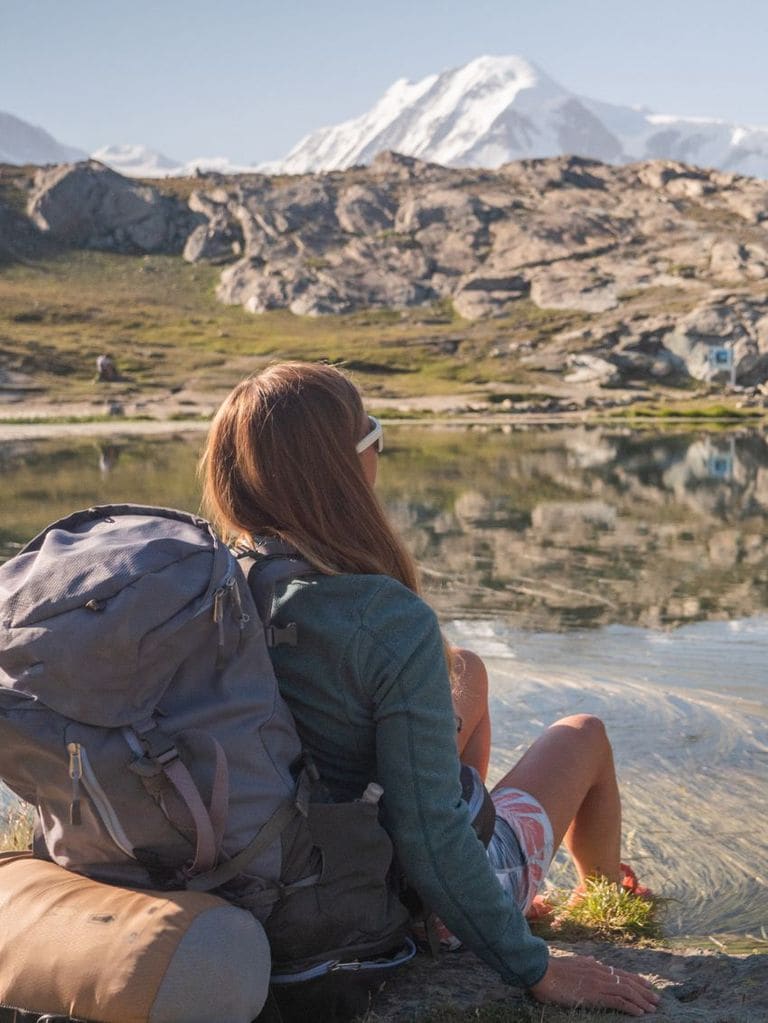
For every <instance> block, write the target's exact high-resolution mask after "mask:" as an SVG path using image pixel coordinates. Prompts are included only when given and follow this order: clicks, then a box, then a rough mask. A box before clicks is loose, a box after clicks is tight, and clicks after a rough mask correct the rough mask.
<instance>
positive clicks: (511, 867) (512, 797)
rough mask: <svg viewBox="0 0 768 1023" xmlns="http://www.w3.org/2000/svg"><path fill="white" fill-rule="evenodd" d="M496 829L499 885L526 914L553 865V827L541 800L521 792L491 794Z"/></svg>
mask: <svg viewBox="0 0 768 1023" xmlns="http://www.w3.org/2000/svg"><path fill="white" fill-rule="evenodd" d="M491 799H492V800H493V804H494V806H495V807H496V826H495V828H494V831H493V835H492V837H491V841H490V843H489V845H488V850H487V852H488V859H489V861H490V864H491V866H492V867H493V869H494V871H495V872H496V877H497V878H498V879H499V882H500V884H501V886H502V888H504V890H505V891H507V892H508V893H509V894H510V895H511V896H512V898H513V899H514V900H515V902H516V903H517V905H518V906H519V907H520V909H521V910H522V911H523V912H525V911H526V910H527V909H528V907H529V906H530V904H531V902H532V901H533V897H534V895H535V894H536V892H537V891H538V890H539V888H540V887H541V885H542V883H543V881H544V878H545V877H546V875H547V871H548V870H549V865H550V863H551V862H552V855H553V853H554V850H553V848H552V845H553V836H552V825H551V823H550V820H549V817H548V816H547V812H546V810H545V809H544V807H543V806H542V805H541V803H540V802H539V801H538V799H534V797H533V796H532V795H530V794H529V793H528V792H523V791H522V790H521V789H512V788H498V789H494V790H493V792H491Z"/></svg>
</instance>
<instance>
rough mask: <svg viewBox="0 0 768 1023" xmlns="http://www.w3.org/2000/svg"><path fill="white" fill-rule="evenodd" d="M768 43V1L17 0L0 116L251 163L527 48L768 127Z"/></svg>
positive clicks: (604, 88)
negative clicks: (429, 83)
mask: <svg viewBox="0 0 768 1023" xmlns="http://www.w3.org/2000/svg"><path fill="white" fill-rule="evenodd" d="M767 43H768V2H766V0H730V2H727V0H631V2H626V0H527V2H525V3H523V2H518V0H374V2H370V0H316V2H312V0H273V2H269V3H268V2H265V0H215V2H214V0H206V2H203V0H0V110H4V111H7V112H8V113H12V114H15V115H16V116H18V117H21V118H23V119H24V120H27V121H31V122H33V123H35V124H39V125H41V126H42V127H44V128H46V129H47V130H48V131H50V132H51V133H52V134H53V135H54V136H56V138H58V139H59V141H61V142H65V143H68V144H69V145H75V146H80V147H81V148H83V149H87V150H93V149H96V148H98V147H99V146H102V145H106V144H110V143H135V142H142V143H145V144H147V145H149V146H151V147H152V148H155V149H159V150H161V151H163V152H165V153H167V154H168V155H169V156H172V157H175V158H177V159H179V160H188V159H192V158H194V157H197V156H214V155H223V156H227V157H229V158H230V159H232V160H234V161H237V162H242V163H250V162H256V161H261V160H266V159H273V158H276V157H279V156H282V155H284V154H285V153H286V152H287V151H288V149H289V148H291V146H292V145H293V144H294V143H295V142H296V141H298V139H299V138H300V137H301V136H302V135H304V134H306V133H307V132H308V131H311V130H313V129H315V128H318V127H321V126H323V125H327V124H333V123H336V122H337V121H340V120H345V119H347V118H349V117H354V116H357V115H358V114H361V113H363V112H364V111H365V110H367V109H368V108H369V107H370V106H371V105H372V104H373V103H374V102H375V100H376V99H378V97H379V96H380V95H381V93H382V92H383V91H384V90H385V89H386V88H387V87H388V86H389V85H390V84H391V83H392V82H393V81H394V80H395V79H397V78H402V77H405V78H410V79H417V78H420V77H423V76H424V75H426V74H430V73H432V72H436V71H441V70H444V69H446V68H449V67H455V66H457V65H459V64H464V63H466V62H467V61H469V60H471V59H472V58H474V57H478V56H480V55H482V54H485V53H491V54H512V53H516V54H519V55H521V56H523V57H526V58H528V59H529V60H531V61H533V62H534V63H536V64H538V65H539V66H540V67H541V68H542V69H543V70H545V71H547V72H548V73H549V74H550V75H551V76H552V77H553V78H554V79H555V80H557V81H559V82H560V83H561V84H562V85H564V86H565V87H566V88H569V89H571V90H573V91H575V92H577V93H581V94H584V95H587V96H591V97H592V98H595V99H605V100H610V101H614V102H617V103H628V104H643V105H646V106H648V107H650V108H651V109H653V110H656V111H658V112H660V113H674V114H686V115H700V116H712V117H720V118H723V119H726V120H733V121H740V122H743V123H748V124H758V125H768V58H767V57H766V52H768V47H767V46H766V44H767Z"/></svg>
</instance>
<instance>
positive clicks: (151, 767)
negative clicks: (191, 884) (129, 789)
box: [122, 718, 229, 874]
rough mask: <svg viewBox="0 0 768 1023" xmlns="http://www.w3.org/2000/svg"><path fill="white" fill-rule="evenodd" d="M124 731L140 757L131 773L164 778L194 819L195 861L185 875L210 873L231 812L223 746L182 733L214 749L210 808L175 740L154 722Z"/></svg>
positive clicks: (206, 737)
mask: <svg viewBox="0 0 768 1023" xmlns="http://www.w3.org/2000/svg"><path fill="white" fill-rule="evenodd" d="M122 731H123V736H124V738H125V740H126V742H127V743H128V745H129V746H130V747H131V749H132V750H133V751H134V753H136V754H137V755H138V756H137V759H136V760H134V761H133V762H132V763H131V764H130V765H129V770H131V771H133V772H134V773H135V774H138V775H145V776H148V777H151V776H152V775H156V774H160V773H161V774H164V775H165V777H166V778H167V779H168V781H169V782H170V783H171V784H172V785H173V787H174V788H175V789H176V792H177V793H178V794H179V796H180V798H181V800H182V802H183V803H184V805H185V806H186V808H187V810H188V811H189V814H190V816H191V817H192V821H193V823H194V825H195V858H194V860H193V861H192V864H191V865H190V866H189V867H187V868H186V872H187V873H189V874H201V873H205V872H206V871H209V870H211V868H212V867H213V865H214V864H215V863H216V859H217V857H218V854H219V850H220V848H221V841H222V838H223V835H224V828H225V825H226V821H227V813H228V810H229V771H228V767H227V758H226V754H225V753H224V750H223V749H222V746H221V744H220V743H219V741H218V740H217V739H216V738H214V736H212V735H210V734H208V733H207V732H202V731H200V730H199V729H188V730H187V731H186V732H182V733H180V735H181V736H182V737H183V736H185V735H187V736H189V737H190V738H191V737H192V736H197V737H199V738H203V739H204V740H205V741H206V742H208V743H210V745H211V746H212V748H213V752H214V763H215V768H214V777H213V787H212V791H211V801H210V805H209V806H206V805H205V803H204V802H203V799H202V796H201V795H200V792H199V790H198V788H197V785H196V784H195V781H194V779H193V778H192V775H191V774H190V773H189V771H188V769H187V768H186V767H185V766H184V764H183V763H182V761H181V758H180V757H179V751H178V749H177V748H176V744H175V742H174V740H173V739H172V738H171V737H170V736H169V735H166V733H165V732H163V730H162V729H161V728H160V727H159V726H158V724H157V721H155V720H154V718H149V719H148V720H147V721H143V722H139V723H137V724H135V725H133V726H132V727H128V728H124V729H123V730H122ZM169 819H170V818H169Z"/></svg>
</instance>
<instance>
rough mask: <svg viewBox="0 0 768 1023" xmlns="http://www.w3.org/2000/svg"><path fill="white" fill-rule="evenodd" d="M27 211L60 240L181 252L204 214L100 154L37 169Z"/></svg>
mask: <svg viewBox="0 0 768 1023" xmlns="http://www.w3.org/2000/svg"><path fill="white" fill-rule="evenodd" d="M28 213H29V216H30V218H31V220H32V222H33V223H34V224H35V225H36V226H37V227H38V228H39V229H40V230H41V231H43V232H44V233H46V234H48V235H50V236H51V237H52V238H55V239H56V240H57V241H60V242H63V243H65V244H67V245H71V246H73V247H79V248H89V249H103V250H106V251H110V252H168V253H176V252H180V251H181V250H182V248H183V245H184V242H185V240H186V238H187V235H188V234H189V232H190V230H191V229H192V228H193V227H194V226H195V225H196V224H197V223H199V222H200V220H201V218H200V217H199V216H197V215H196V214H194V213H193V212H192V211H191V210H189V208H188V207H187V206H184V205H182V204H181V202H180V201H179V200H177V199H175V198H172V197H169V196H165V195H161V194H160V192H158V191H157V189H155V188H151V187H149V186H148V185H141V184H139V183H138V182H137V181H134V180H129V179H128V178H124V177H122V176H121V175H120V174H117V173H115V171H113V170H110V168H109V167H105V166H104V165H103V164H101V163H98V162H97V161H95V160H87V161H84V162H83V163H77V164H64V165H63V166H60V167H51V168H44V169H42V170H40V171H38V173H37V175H36V177H35V183H34V189H33V192H32V195H31V198H30V201H29V207H28Z"/></svg>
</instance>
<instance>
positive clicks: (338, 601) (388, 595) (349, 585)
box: [286, 573, 435, 627]
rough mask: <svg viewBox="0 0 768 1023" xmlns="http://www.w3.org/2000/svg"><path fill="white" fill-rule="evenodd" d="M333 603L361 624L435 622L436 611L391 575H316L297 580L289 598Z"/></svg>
mask: <svg viewBox="0 0 768 1023" xmlns="http://www.w3.org/2000/svg"><path fill="white" fill-rule="evenodd" d="M292 597H295V598H297V599H300V600H301V599H304V600H317V601H323V602H324V601H332V602H333V605H334V606H335V607H336V608H337V609H339V610H341V609H342V608H344V609H345V610H346V611H347V613H348V614H349V615H352V616H354V617H355V618H356V619H357V620H358V621H359V622H360V623H361V624H363V625H366V626H368V627H378V626H379V625H380V623H381V621H382V618H391V617H401V616H404V617H411V618H414V619H433V618H435V614H434V611H433V610H432V608H431V607H430V606H429V605H428V604H427V603H426V602H425V601H424V600H422V598H421V597H420V596H419V595H418V594H417V593H414V592H413V590H410V589H408V587H407V586H404V585H403V584H402V583H401V582H399V581H398V580H397V579H393V578H392V577H391V576H388V575H364V574H357V573H355V574H339V575H320V574H317V575H312V576H307V577H304V578H301V579H296V580H294V581H293V582H292V583H291V584H290V585H289V587H288V590H287V592H286V598H287V599H288V600H290V599H291V598H292Z"/></svg>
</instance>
